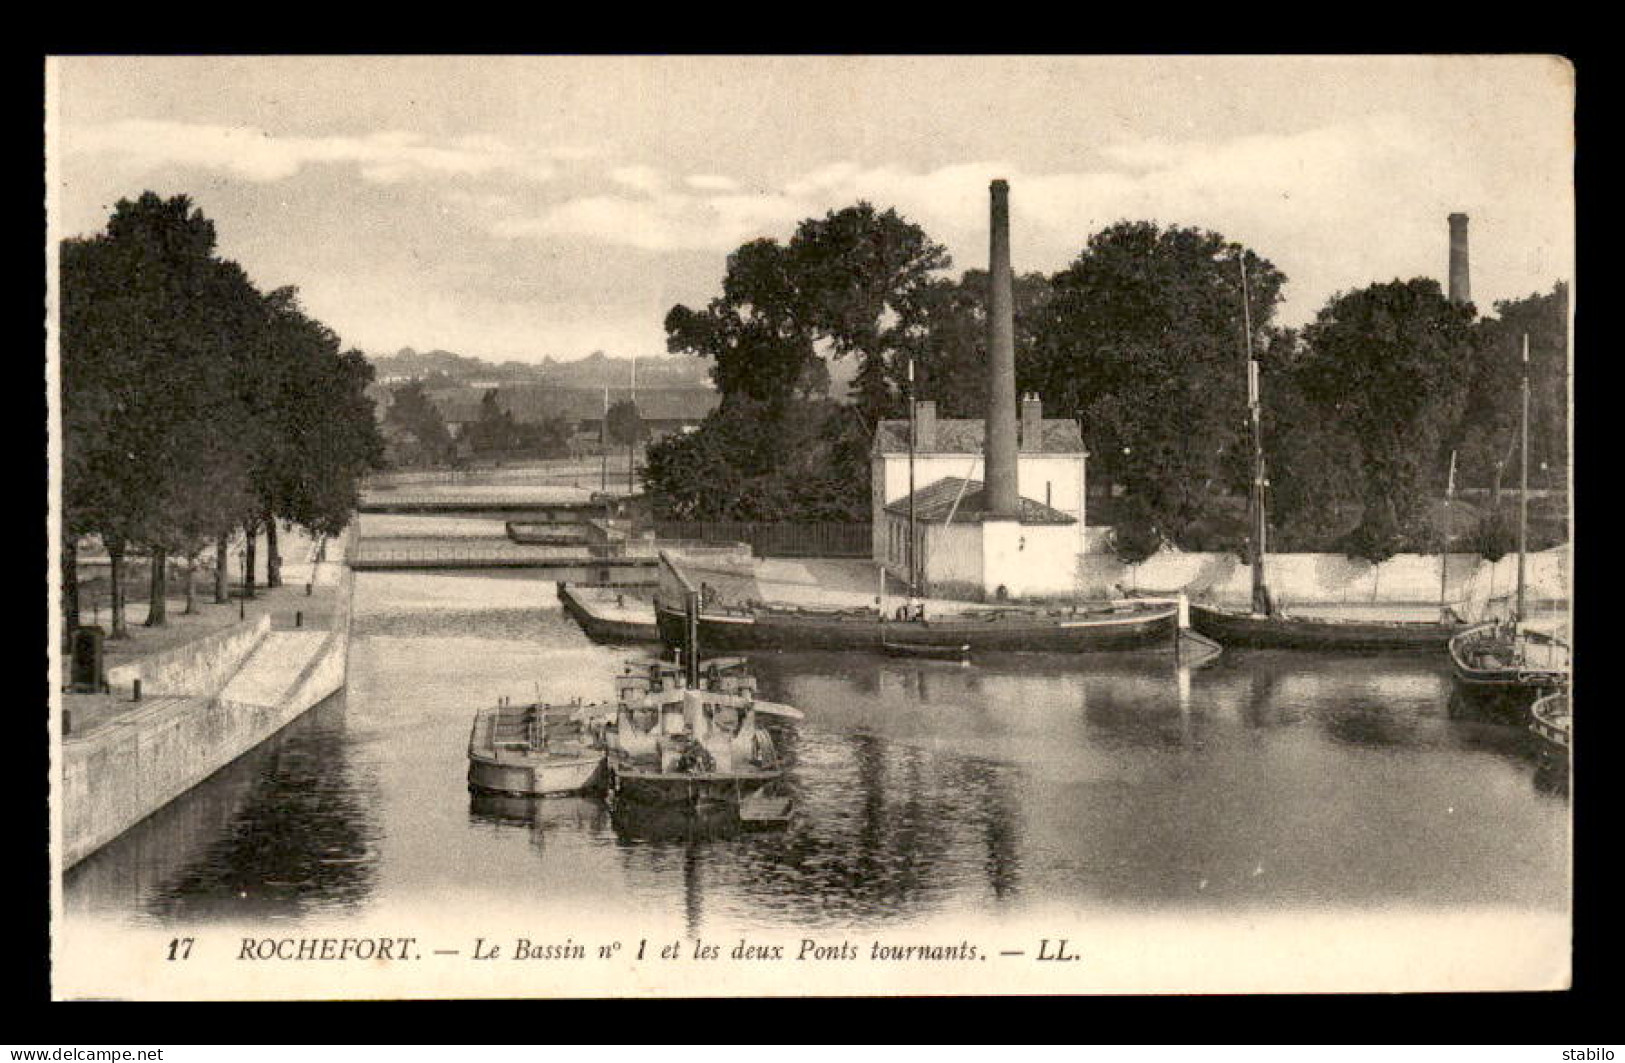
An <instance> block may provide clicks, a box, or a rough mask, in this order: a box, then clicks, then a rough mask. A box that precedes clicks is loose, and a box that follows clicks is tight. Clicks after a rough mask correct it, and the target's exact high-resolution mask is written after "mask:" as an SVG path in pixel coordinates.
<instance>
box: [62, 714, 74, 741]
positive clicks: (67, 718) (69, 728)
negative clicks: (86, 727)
mask: <svg viewBox="0 0 1625 1063" xmlns="http://www.w3.org/2000/svg"><path fill="white" fill-rule="evenodd" d="M62 733H63V734H64V735H71V734H73V710H72V709H63V710H62Z"/></svg>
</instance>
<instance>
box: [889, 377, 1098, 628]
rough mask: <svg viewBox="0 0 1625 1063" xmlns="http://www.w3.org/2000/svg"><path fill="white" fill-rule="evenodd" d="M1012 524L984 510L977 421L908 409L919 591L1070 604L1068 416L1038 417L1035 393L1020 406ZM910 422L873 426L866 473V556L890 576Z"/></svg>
mask: <svg viewBox="0 0 1625 1063" xmlns="http://www.w3.org/2000/svg"><path fill="white" fill-rule="evenodd" d="M1018 423H1019V436H1018V444H1017V454H1016V490H1017V493H1018V495H1019V496H1020V513H1019V516H1018V517H1017V519H1015V520H1009V519H997V518H992V517H990V515H989V513H988V512H987V506H986V498H985V489H984V484H983V480H984V479H985V477H984V472H983V468H984V465H983V462H984V448H985V442H986V440H985V427H984V424H983V422H982V420H981V419H979V418H974V419H973V418H966V419H958V418H945V419H940V420H939V419H938V418H937V416H936V404H935V403H932V402H921V403H919V404H917V406H916V407H915V448H914V483H915V485H916V490H915V493H914V500H913V501H914V506H913V509H914V525H915V536H914V545H913V548H914V550H916V551H917V552H918V556H919V562H920V564H919V576H920V586H919V588H918V590H919V591H920V593H922V594H926V595H930V596H933V597H946V598H967V599H975V600H997V599H998V598H999V597H1001V591H1002V595H1003V596H1005V597H1010V598H1051V597H1070V596H1071V595H1072V594H1073V593H1074V591H1075V585H1076V573H1077V558H1078V554H1080V553H1082V552H1083V550H1084V548H1085V539H1084V525H1085V514H1084V503H1085V497H1086V494H1085V486H1086V483H1085V471H1084V466H1085V461H1086V460H1087V458H1088V454H1087V452H1086V451H1085V450H1084V447H1083V436H1082V432H1081V430H1080V428H1079V425H1078V422H1077V421H1075V420H1073V419H1071V418H1045V417H1044V414H1043V404H1042V403H1041V401H1040V400H1039V397H1038V396H1037V395H1028V396H1026V397H1024V398H1023V399H1022V401H1021V404H1020V417H1019V422H1018ZM908 436H909V425H908V421H907V420H889V421H882V422H880V424H879V426H878V427H877V429H876V432H875V442H874V447H873V449H872V451H871V457H870V469H871V477H872V488H873V490H872V497H873V507H874V511H873V517H872V520H873V527H874V542H873V557H874V559H875V561H876V562H878V563H880V564H883V565H885V566H886V567H887V569H888V570H890V571H891V572H893V573H894V574H896V575H897V576H898V577H900V578H903V579H907V578H908V574H909V571H910V566H909V553H910V541H909V534H908V529H909V446H908Z"/></svg>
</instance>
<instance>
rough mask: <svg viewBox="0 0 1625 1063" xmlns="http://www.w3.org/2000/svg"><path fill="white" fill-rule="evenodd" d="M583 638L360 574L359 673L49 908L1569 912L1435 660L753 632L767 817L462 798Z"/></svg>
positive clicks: (520, 609) (302, 915) (551, 694)
mask: <svg viewBox="0 0 1625 1063" xmlns="http://www.w3.org/2000/svg"><path fill="white" fill-rule="evenodd" d="M639 655H640V651H637V650H627V649H617V648H613V647H604V646H597V645H594V644H592V643H590V642H589V641H587V640H586V638H585V637H584V636H582V634H581V633H580V631H579V630H578V629H577V628H576V627H575V626H574V625H573V624H572V623H571V622H570V621H569V620H568V619H567V618H566V617H565V616H564V615H563V614H562V613H561V612H560V611H559V609H558V606H557V602H556V599H555V597H554V588H553V585H552V584H551V583H544V582H540V581H538V580H537V579H535V578H534V577H533V576H523V575H508V576H503V575H497V576H490V575H432V574H417V573H411V574H395V573H362V574H358V576H357V579H356V587H355V621H354V630H353V640H352V645H351V656H350V673H349V685H348V689H347V690H346V691H345V693H344V694H342V695H339V696H337V697H335V698H333V699H331V700H330V701H328V702H327V703H325V704H324V705H322V706H320V707H319V708H317V709H316V710H314V711H313V712H311V713H309V714H307V715H306V717H304V718H303V719H301V720H299V721H297V722H296V723H295V724H294V725H293V726H291V727H290V728H288V729H287V730H286V731H285V732H283V733H282V734H281V735H279V736H278V737H277V738H276V739H274V740H273V741H272V742H270V743H267V744H266V745H265V746H263V747H261V748H260V749H259V750H256V751H255V752H254V753H252V754H250V755H249V756H247V757H245V758H243V759H242V760H240V761H239V762H238V763H236V764H234V765H233V766H231V767H230V768H228V769H226V770H225V771H223V772H222V773H220V774H219V775H217V776H216V777H215V778H213V779H211V780H210V781H209V782H207V783H205V784H204V785H203V786H201V787H198V788H197V789H195V790H194V791H192V792H191V793H190V794H188V795H186V796H185V797H183V798H182V799H181V800H179V801H177V802H175V803H174V804H172V805H171V806H170V807H169V808H166V809H165V810H163V812H161V813H160V814H159V815H157V816H155V817H153V818H152V819H151V820H149V821H147V822H146V823H144V824H142V825H141V826H140V827H138V828H137V829H136V830H134V831H132V832H131V833H129V834H128V835H126V836H125V837H124V838H121V839H120V840H119V841H117V842H115V843H114V844H113V845H111V846H109V847H108V848H106V849H104V850H103V851H102V852H100V853H98V854H96V855H95V856H93V857H91V858H90V859H89V860H87V861H86V862H84V863H83V864H81V865H80V866H79V867H78V868H76V869H75V870H74V872H73V873H72V874H70V875H69V876H68V878H67V881H66V883H65V889H64V900H65V906H66V908H67V911H68V912H69V914H70V915H74V914H86V915H96V916H102V917H112V918H115V919H120V920H128V921H131V922H133V923H138V924H147V925H169V924H172V923H178V922H183V921H197V920H201V919H222V920H225V919H229V920H270V921H277V922H298V921H301V920H313V919H326V918H350V917H355V916H371V915H377V914H378V913H380V912H386V911H393V910H408V909H420V908H421V907H422V906H423V905H425V904H452V905H478V904H490V905H508V906H513V905H520V904H528V905H540V906H547V907H557V908H560V909H562V908H567V907H572V906H574V907H590V908H591V909H592V910H594V911H596V912H598V913H600V914H603V915H607V916H610V917H615V916H617V915H631V914H634V913H638V912H647V911H651V910H658V911H664V912H667V913H681V918H682V921H683V923H684V925H685V926H686V927H687V928H688V930H689V931H690V932H691V933H699V932H700V931H701V930H702V929H704V928H707V927H709V926H722V925H727V926H741V925H749V926H761V927H764V928H798V927H806V928H817V927H836V926H864V925H871V926H881V925H903V924H907V923H910V922H913V921H916V920H921V919H927V918H931V917H935V916H940V915H944V914H951V913H953V912H955V911H959V910H965V909H972V910H978V911H984V912H987V911H990V912H994V913H1005V914H1018V915H1019V914H1020V912H1021V911H1023V910H1024V909H1025V908H1027V907H1028V906H1033V905H1039V904H1045V903H1053V902H1055V901H1056V900H1058V899H1059V900H1063V901H1065V902H1067V903H1069V904H1071V905H1073V906H1075V907H1082V908H1088V909H1100V910H1121V909H1134V910H1140V911H1146V910H1156V911H1163V912H1176V913H1177V912H1179V911H1184V910H1191V911H1196V910H1202V911H1220V912H1223V911H1244V910H1250V909H1259V908H1268V909H1274V910H1295V909H1299V908H1305V909H1307V908H1327V907H1335V908H1340V909H1348V908H1354V909H1362V910H1364V909H1370V910H1385V909H1389V908H1406V909H1418V908H1421V909H1433V908H1450V907H1460V906H1474V905H1485V906H1489V905H1494V906H1498V907H1500V908H1506V907H1508V906H1511V907H1513V908H1517V909H1523V910H1527V911H1530V912H1538V913H1561V912H1564V911H1565V910H1566V908H1567V903H1568V892H1569V878H1568V844H1569V843H1568V803H1567V799H1566V797H1565V795H1564V793H1563V791H1562V789H1561V787H1559V786H1554V785H1550V783H1551V780H1549V779H1547V778H1546V777H1545V775H1544V774H1543V772H1542V771H1541V770H1539V769H1537V758H1536V756H1535V748H1534V743H1533V740H1532V738H1531V737H1530V736H1529V735H1527V734H1526V733H1525V732H1524V731H1522V730H1521V729H1519V728H1517V727H1512V726H1507V725H1505V724H1499V723H1494V722H1488V721H1482V720H1476V719H1471V718H1462V717H1460V716H1458V715H1457V714H1454V713H1453V712H1452V711H1451V708H1450V697H1449V694H1450V679H1449V675H1448V672H1447V669H1446V668H1445V666H1444V664H1443V662H1442V661H1438V660H1433V659H1430V658H1425V657H1405V656H1398V657H1379V656H1371V657H1341V656H1339V657H1326V656H1319V655H1314V654H1301V653H1244V652H1230V653H1227V654H1226V655H1225V656H1224V657H1223V658H1221V659H1220V661H1219V662H1218V663H1217V664H1215V665H1213V666H1211V667H1209V668H1206V669H1203V670H1200V671H1197V672H1195V673H1189V672H1187V673H1183V674H1182V673H1181V672H1179V671H1178V670H1177V669H1176V668H1175V666H1174V662H1173V660H1172V658H1171V657H1170V656H1167V655H1162V654H1145V655H1080V656H1070V657H1062V656H1048V655H1043V656H1040V655H1033V656H1023V655H1012V656H1004V657H988V658H985V659H980V660H977V661H976V662H975V663H974V664H973V665H971V666H960V665H957V664H951V663H946V662H905V661H898V660H893V659H889V658H882V657H878V656H867V655H858V654H847V655H835V654H813V653H784V654H764V655H760V656H758V657H756V658H754V659H753V664H754V665H755V669H756V673H757V675H758V677H759V679H760V681H761V688H762V695H763V696H764V697H768V698H771V699H773V700H776V701H784V702H789V703H791V704H794V705H797V706H799V707H801V708H802V709H803V710H805V712H806V714H807V720H806V722H805V724H804V725H803V726H802V728H801V729H800V732H799V734H797V735H796V736H795V737H794V739H793V740H790V741H789V743H788V744H789V746H790V748H791V750H792V752H793V758H794V765H795V766H794V769H793V773H792V779H791V782H792V786H793V788H794V791H795V793H796V797H797V808H798V815H797V818H796V820H795V822H794V823H793V824H792V826H791V827H790V828H789V829H787V830H783V831H775V832H768V833H758V834H743V835H740V834H736V833H735V832H734V831H733V830H732V828H731V827H730V826H729V825H728V824H726V823H711V822H703V821H701V822H696V821H693V820H687V819H682V820H676V821H670V820H667V821H649V820H646V819H645V820H631V821H625V820H622V821H617V820H616V819H614V818H612V817H611V815H610V814H609V812H608V811H607V810H606V809H605V808H604V807H603V806H602V805H600V804H599V803H597V802H595V801H591V800H577V799H562V800H557V799H556V800H551V801H539V802H538V801H522V800H501V799H481V798H473V797H471V796H470V795H469V794H468V793H467V791H466V788H465V781H464V780H465V775H464V773H465V770H466V760H465V749H466V741H467V735H468V727H469V723H470V720H471V717H472V714H473V712H474V710H475V709H476V708H478V707H479V706H482V705H486V704H490V703H491V702H493V701H494V700H495V699H496V698H498V697H501V696H510V697H513V698H524V699H532V698H535V697H537V696H540V697H542V698H545V699H548V700H564V699H569V698H573V697H582V698H585V699H589V700H591V699H600V698H604V697H606V696H609V695H610V694H611V691H610V690H609V688H608V686H607V680H608V677H609V675H610V674H611V672H612V671H613V670H617V669H618V668H619V665H620V663H621V662H622V661H624V660H626V659H628V658H630V657H636V656H639Z"/></svg>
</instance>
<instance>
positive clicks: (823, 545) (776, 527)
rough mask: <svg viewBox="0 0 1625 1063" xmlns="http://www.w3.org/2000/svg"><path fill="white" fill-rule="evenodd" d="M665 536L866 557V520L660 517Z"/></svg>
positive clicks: (788, 553) (777, 551)
mask: <svg viewBox="0 0 1625 1063" xmlns="http://www.w3.org/2000/svg"><path fill="white" fill-rule="evenodd" d="M654 527H655V535H656V536H657V537H658V538H659V539H661V540H662V541H665V540H679V539H687V540H699V541H701V542H711V543H715V542H734V543H746V544H748V545H749V546H750V548H751V550H753V551H754V552H755V554H756V556H757V557H868V556H869V553H870V550H871V549H872V540H871V537H870V525H868V524H837V523H833V522H831V523H821V524H755V523H751V522H748V521H681V522H678V521H662V522H659V523H657V524H655V526H654Z"/></svg>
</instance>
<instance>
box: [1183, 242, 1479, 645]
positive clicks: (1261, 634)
mask: <svg viewBox="0 0 1625 1063" xmlns="http://www.w3.org/2000/svg"><path fill="white" fill-rule="evenodd" d="M1241 291H1242V310H1243V319H1244V321H1245V322H1246V331H1245V334H1244V335H1245V346H1246V353H1247V411H1248V420H1249V422H1250V426H1251V436H1252V450H1253V454H1252V458H1253V460H1252V484H1251V487H1250V490H1249V492H1248V495H1247V515H1248V516H1247V519H1248V526H1249V534H1248V540H1247V555H1248V556H1247V562H1248V565H1249V566H1250V567H1251V569H1252V602H1251V607H1250V608H1248V609H1228V608H1224V607H1222V606H1218V605H1213V604H1199V603H1197V602H1192V603H1191V604H1190V623H1191V627H1193V628H1195V629H1196V630H1197V631H1198V632H1200V633H1201V634H1203V635H1205V636H1207V637H1208V638H1210V639H1213V640H1214V641H1216V642H1218V643H1220V644H1221V645H1224V646H1241V647H1247V648H1251V649H1290V650H1334V651H1335V650H1348V651H1373V650H1381V651H1394V650H1415V651H1436V650H1439V649H1442V648H1443V647H1444V646H1445V645H1446V644H1447V643H1448V642H1449V641H1450V639H1451V636H1453V635H1455V634H1456V633H1458V632H1460V631H1462V630H1463V629H1464V628H1465V627H1466V626H1467V625H1466V624H1465V623H1464V622H1463V621H1461V620H1460V619H1459V618H1458V617H1457V616H1456V614H1455V613H1454V612H1453V611H1452V610H1449V609H1447V608H1446V607H1445V604H1444V602H1443V600H1442V595H1443V589H1444V580H1443V575H1442V574H1441V579H1440V591H1441V601H1440V609H1439V614H1440V616H1439V619H1437V620H1421V621H1410V620H1365V619H1337V618H1332V617H1316V616H1301V615H1289V614H1288V613H1287V612H1286V611H1285V610H1283V609H1281V608H1280V607H1279V606H1278V605H1277V604H1276V602H1275V599H1274V597H1273V595H1271V593H1270V589H1269V586H1268V581H1267V579H1266V576H1265V561H1266V558H1267V557H1268V554H1269V550H1268V541H1269V521H1268V519H1267V514H1266V509H1267V506H1266V498H1265V489H1266V487H1267V485H1268V482H1269V480H1268V476H1267V471H1266V469H1265V466H1264V428H1263V419H1262V409H1263V404H1262V400H1261V395H1260V390H1259V389H1260V373H1259V366H1258V360H1257V358H1256V356H1255V354H1254V351H1253V336H1252V309H1251V306H1250V304H1249V301H1248V295H1247V264H1246V261H1245V259H1243V260H1242V262H1241ZM1454 485H1455V457H1454V455H1452V457H1451V474H1450V487H1449V488H1447V489H1446V495H1447V496H1449V495H1450V494H1453V493H1454Z"/></svg>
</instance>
